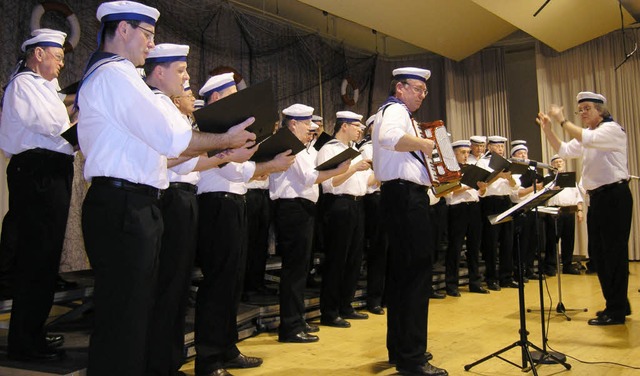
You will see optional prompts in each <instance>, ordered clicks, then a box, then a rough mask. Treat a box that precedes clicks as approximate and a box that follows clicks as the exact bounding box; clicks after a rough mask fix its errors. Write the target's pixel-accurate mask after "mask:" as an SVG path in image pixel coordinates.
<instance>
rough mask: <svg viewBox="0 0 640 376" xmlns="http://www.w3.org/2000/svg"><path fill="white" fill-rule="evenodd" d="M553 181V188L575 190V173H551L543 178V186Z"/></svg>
mask: <svg viewBox="0 0 640 376" xmlns="http://www.w3.org/2000/svg"><path fill="white" fill-rule="evenodd" d="M552 181H555V186H556V187H560V188H575V186H576V173H575V171H569V172H559V173H557V174H556V173H551V174H549V175H547V176H545V177H544V184H545V185H547V184H549V183H551V182H552Z"/></svg>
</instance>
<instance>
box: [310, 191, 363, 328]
mask: <svg viewBox="0 0 640 376" xmlns="http://www.w3.org/2000/svg"><path fill="white" fill-rule="evenodd" d="M323 199H324V205H325V207H324V210H323V222H324V229H325V232H324V238H325V241H324V244H325V258H324V264H323V267H322V288H321V291H320V311H321V313H322V318H323V319H328V320H334V319H335V318H336V317H338V316H340V315H341V314H348V313H352V312H353V307H351V301H352V300H353V296H354V294H355V292H356V287H357V284H358V277H359V276H360V266H361V265H362V245H363V241H364V205H363V202H362V197H357V198H356V199H354V197H351V196H337V195H331V194H325V195H324V198H323Z"/></svg>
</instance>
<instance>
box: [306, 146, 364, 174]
mask: <svg viewBox="0 0 640 376" xmlns="http://www.w3.org/2000/svg"><path fill="white" fill-rule="evenodd" d="M358 155H360V152H359V151H357V150H355V149H353V148H346V149H345V150H344V151H343V152H341V153H340V154H338V155H336V156H334V157H333V158H331V159H329V160H326V161H325V162H324V163H322V164H320V165H319V166H317V167H316V170H318V171H325V170H332V169H334V168H336V167H338V165H339V164H340V163H342V162H344V161H346V160H347V159H353V158H355V157H357V156H358Z"/></svg>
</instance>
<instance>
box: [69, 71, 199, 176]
mask: <svg viewBox="0 0 640 376" xmlns="http://www.w3.org/2000/svg"><path fill="white" fill-rule="evenodd" d="M160 101H161V99H160V98H158V96H157V95H155V94H153V92H152V91H151V89H149V87H148V86H147V85H146V84H145V83H144V81H142V78H141V77H140V74H139V73H138V71H137V70H136V68H135V66H134V65H133V64H132V63H131V62H130V61H128V60H121V61H116V62H111V63H107V64H105V65H102V66H101V67H99V68H97V69H96V70H95V71H94V72H93V74H91V75H90V76H89V77H88V78H87V79H86V80H85V81H84V82H83V84H82V87H81V88H80V92H79V97H78V104H79V107H80V117H79V120H78V139H79V141H80V147H81V149H82V152H83V153H84V154H85V156H86V158H87V159H86V163H85V168H84V176H85V178H86V179H87V180H91V178H93V177H94V176H110V177H117V178H122V179H126V180H129V181H131V182H134V183H142V184H147V185H150V186H153V187H156V188H159V189H166V188H167V187H168V186H169V180H168V177H167V157H178V156H179V155H180V153H182V152H183V151H184V150H185V149H186V148H187V147H188V145H189V142H190V141H191V136H192V131H191V129H187V128H185V127H182V126H178V125H176V124H178V122H174V121H171V120H170V119H171V117H172V116H173V115H171V113H169V112H167V111H164V110H162V106H161V103H160Z"/></svg>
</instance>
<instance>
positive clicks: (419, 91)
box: [405, 82, 429, 97]
mask: <svg viewBox="0 0 640 376" xmlns="http://www.w3.org/2000/svg"><path fill="white" fill-rule="evenodd" d="M405 85H406V86H409V87H410V88H411V89H413V92H414V93H416V94H418V95H419V94H424V96H425V97H426V96H427V94H429V90H427V89H426V88H424V89H423V88H421V87H418V86H413V85H411V84H409V83H406V82H405Z"/></svg>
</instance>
